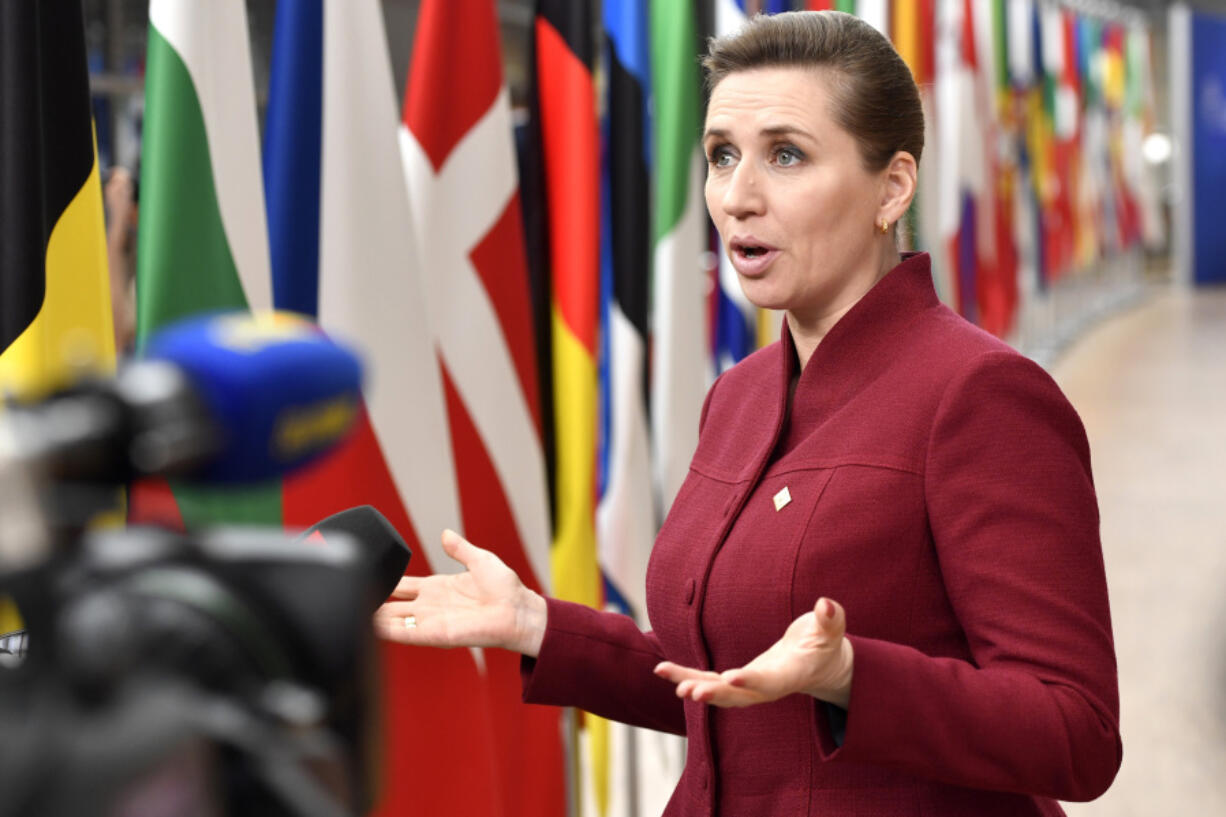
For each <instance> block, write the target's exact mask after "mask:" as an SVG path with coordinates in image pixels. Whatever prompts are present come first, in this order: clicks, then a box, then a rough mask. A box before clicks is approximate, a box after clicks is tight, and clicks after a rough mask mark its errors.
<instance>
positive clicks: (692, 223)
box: [651, 0, 714, 512]
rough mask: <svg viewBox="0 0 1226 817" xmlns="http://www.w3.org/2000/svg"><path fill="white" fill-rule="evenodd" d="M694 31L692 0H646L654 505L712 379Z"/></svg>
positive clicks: (662, 498) (684, 465) (679, 462)
mask: <svg viewBox="0 0 1226 817" xmlns="http://www.w3.org/2000/svg"><path fill="white" fill-rule="evenodd" d="M698 53H699V44H698V37H697V34H696V32H695V26H694V5H693V2H692V0H652V2H651V83H652V91H653V93H654V95H655V106H654V107H655V112H656V113H655V119H654V126H655V127H654V134H653V135H654V139H653V142H654V147H655V163H656V168H655V169H656V176H655V189H654V190H653V199H654V201H653V205H654V209H653V222H654V223H653V227H652V245H653V248H652V276H653V278H652V284H651V296H652V314H651V333H652V337H653V344H654V349H653V356H652V361H651V393H652V403H651V405H652V418H651V425H652V438H653V447H654V455H655V456H654V460H655V467H656V469H655V486H656V490H657V496H658V500H659V504H658V507H659V508H660V509H661V510H662V511H664V512H667V510H668V507H669V506H670V505H671V504H672V501H673V497H675V496H676V495H677V491H678V489H680V487H681V483H682V481H683V480H684V479H685V475H686V473H687V472H688V470H689V465H690V457H691V456H693V454H694V449H695V448H696V447H697V445H698V415H699V414H700V412H701V411H702V401H703V397H704V396H705V395H706V391H707V385H708V383H709V382H710V380H711V379H712V378H713V376H714V373H713V371H712V362H711V360H710V356H709V354H708V351H707V349H708V340H707V331H708V329H707V290H708V285H709V282H708V272H707V269H706V266H705V260H704V255H705V253H706V251H707V229H708V228H707V216H706V205H705V202H704V199H703V194H702V185H703V178H704V169H703V166H704V164H705V159H704V158H703V153H702V148H701V146H700V145H699V141H698V140H699V133H700V130H701V127H702V115H701V111H700V103H699V96H698V94H699V90H700V88H701V87H702V85H701V80H700V78H699V74H698V60H697V54H698Z"/></svg>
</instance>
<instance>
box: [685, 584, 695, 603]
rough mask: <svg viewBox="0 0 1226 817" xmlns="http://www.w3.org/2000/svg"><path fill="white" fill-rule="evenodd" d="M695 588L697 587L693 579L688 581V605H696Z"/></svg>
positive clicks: (686, 587)
mask: <svg viewBox="0 0 1226 817" xmlns="http://www.w3.org/2000/svg"><path fill="white" fill-rule="evenodd" d="M695 587H696V584H695V582H694V580H693V579H689V580H687V581H686V583H685V603H686V604H693V603H694V588H695Z"/></svg>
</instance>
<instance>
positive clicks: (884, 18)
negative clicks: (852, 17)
mask: <svg viewBox="0 0 1226 817" xmlns="http://www.w3.org/2000/svg"><path fill="white" fill-rule="evenodd" d="M856 16H858V17H859V18H860V19H862V20H864V22H866V23H868V24H869V25H870V26H872V27H873V28H875V29H877V30H878V31H880V32H881V33H882V34H884V35H885V36H887V37H888V36H890V4H889V3H888V2H886V0H859V2H857V3H856Z"/></svg>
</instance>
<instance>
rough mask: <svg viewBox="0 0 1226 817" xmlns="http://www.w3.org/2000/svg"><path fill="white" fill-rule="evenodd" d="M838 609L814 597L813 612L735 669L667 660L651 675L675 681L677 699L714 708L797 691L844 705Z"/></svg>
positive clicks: (843, 624) (847, 691)
mask: <svg viewBox="0 0 1226 817" xmlns="http://www.w3.org/2000/svg"><path fill="white" fill-rule="evenodd" d="M846 629H847V618H846V615H845V614H844V612H843V607H842V606H841V605H840V604H838V603H837V602H834V601H831V600H830V599H826V598H822V599H818V600H817V604H816V605H814V608H813V611H812V612H810V613H805V614H804V615H803V616H801V617H800V618H798V619H796V620H795V621H793V622H792V623H791V625H789V626H788V628H787V631H786V632H785V633H784V634H783V638H780V639H779V640H778V641H776V642H775V643H774V644H772V645H771V646H770V648H769V649H767V650H766V652H764V653H762V654H761V655H759V656H758V657H757V658H755V659H754V660H752V661H750V662H749V663H748V664H746V665H745V666H743V667H741V668H739V669H730V670H725V671H723V672H710V671H707V670H698V669H693V668H691V667H682V666H679V665H677V664H674V663H672V662H671V661H664V662H662V663H660V664H659V665H658V666H656V669H655V673H656V675H658V676H660V677H661V678H665V679H667V680H669V681H672V682H673V683H675V684H676V685H677V697H678V698H689V699H691V700H694V701H700V702H702V703H708V704H714V705H715V706H751V705H752V704H761V703H767V702H768V701H777V700H779V699H780V698H783V697H784V696H787V695H791V694H792V693H795V692H803V693H806V694H808V695H812V696H814V697H815V698H819V699H821V700H823V701H829V702H830V703H832V704H835V705H837V706H842V707H846V706H847V702H848V700H849V699H850V698H851V675H852V663H853V654H852V652H853V651H852V646H851V642H850V641H848V640H847V637H846V635H845V632H846Z"/></svg>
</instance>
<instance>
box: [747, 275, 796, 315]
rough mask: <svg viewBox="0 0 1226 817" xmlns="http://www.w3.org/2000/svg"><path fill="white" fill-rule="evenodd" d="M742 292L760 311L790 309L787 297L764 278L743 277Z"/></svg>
mask: <svg viewBox="0 0 1226 817" xmlns="http://www.w3.org/2000/svg"><path fill="white" fill-rule="evenodd" d="M741 291H742V292H743V293H745V299H746V300H747V301H749V302H750V303H751V304H753V305H754V306H756V307H757V308H758V309H787V308H788V299H787V297H786V295H785V294H784V293H783V292H780V291H779V290H778V288H777V287H775V286H772V282H770V281H768V280H766V279H764V278H746V277H744V276H741Z"/></svg>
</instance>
